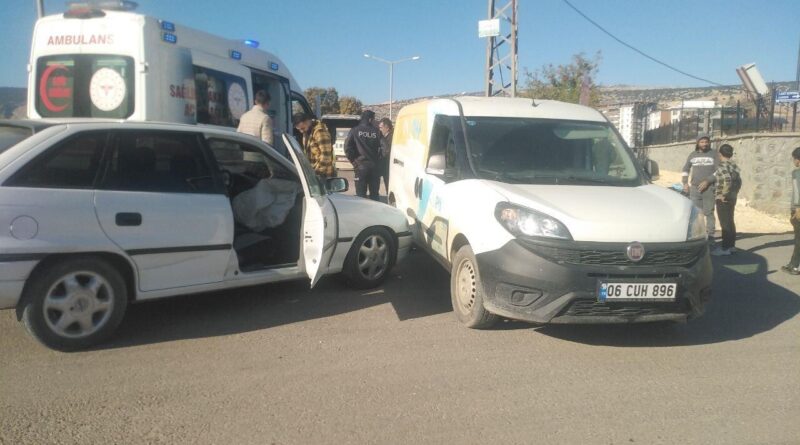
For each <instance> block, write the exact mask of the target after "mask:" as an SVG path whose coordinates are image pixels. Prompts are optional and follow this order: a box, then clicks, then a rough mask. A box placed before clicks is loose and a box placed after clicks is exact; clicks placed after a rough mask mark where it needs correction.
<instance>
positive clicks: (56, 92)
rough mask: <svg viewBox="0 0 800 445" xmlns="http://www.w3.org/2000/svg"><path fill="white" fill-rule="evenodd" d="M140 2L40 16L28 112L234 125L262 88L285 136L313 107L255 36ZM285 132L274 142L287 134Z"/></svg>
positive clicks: (81, 5) (88, 5)
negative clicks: (218, 32)
mask: <svg viewBox="0 0 800 445" xmlns="http://www.w3.org/2000/svg"><path fill="white" fill-rule="evenodd" d="M136 6H137V5H136V3H135V2H130V1H104V0H100V1H88V2H72V3H71V4H70V6H69V8H68V9H67V11H66V12H64V13H63V14H56V15H50V16H47V17H43V18H41V19H39V20H38V21H37V22H36V26H35V29H34V33H33V42H32V46H31V58H30V63H29V65H28V72H29V80H28V86H29V88H28V110H27V112H28V117H29V118H32V119H36V118H105V119H108V118H112V119H129V120H137V121H162V122H180V123H190V124H191V123H202V124H211V125H220V126H228V127H235V126H237V125H238V121H239V118H240V117H241V116H242V114H243V113H244V112H245V111H247V110H249V109H250V107H251V106H252V104H253V97H254V94H255V92H256V91H258V90H266V91H267V92H269V94H270V96H271V99H272V100H271V105H270V109H269V111H268V112H269V114H270V115H271V116H272V117H273V119H274V124H275V132H276V135H277V134H279V133H290V134H291V133H292V125H291V115H292V113H293V112H298V111H304V112H308V113H311V108H310V107H309V106H308V102H307V101H306V99H305V98H304V97H303V94H302V89H301V88H300V86H299V85H298V84H297V81H296V80H295V79H294V77H293V76H292V73H291V72H290V71H289V69H288V68H287V66H286V64H284V63H283V61H281V60H280V59H279V58H278V57H277V56H275V55H274V54H271V53H268V52H266V51H263V50H259V49H258V46H259V44H258V42H256V41H253V40H230V39H225V38H222V37H218V36H215V35H211V34H209V33H206V32H203V31H199V30H196V29H192V28H188V27H185V26H182V25H179V24H176V23H174V22H172V21H168V20H162V19H158V18H154V17H148V16H146V15H142V14H138V13H136V12H135V11H134V10H135V8H136ZM280 139H281V138H280V137H276V138H275V140H276V141H278V140H280Z"/></svg>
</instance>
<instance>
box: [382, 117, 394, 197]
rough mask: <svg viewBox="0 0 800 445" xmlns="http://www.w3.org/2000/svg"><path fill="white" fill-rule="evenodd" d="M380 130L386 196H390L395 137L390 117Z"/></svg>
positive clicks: (383, 122) (385, 118)
mask: <svg viewBox="0 0 800 445" xmlns="http://www.w3.org/2000/svg"><path fill="white" fill-rule="evenodd" d="M378 130H380V131H381V163H382V164H383V165H382V171H381V174H382V175H383V184H384V186H385V187H386V194H387V195H388V194H389V157H390V155H391V154H392V137H393V136H394V126H393V125H392V121H391V120H389V118H388V117H384V118H383V119H381V120H380V122H379V123H378Z"/></svg>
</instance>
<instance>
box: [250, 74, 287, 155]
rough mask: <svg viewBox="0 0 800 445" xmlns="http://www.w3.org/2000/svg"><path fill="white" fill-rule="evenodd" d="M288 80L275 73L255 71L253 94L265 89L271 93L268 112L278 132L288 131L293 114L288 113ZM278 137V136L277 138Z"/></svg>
mask: <svg viewBox="0 0 800 445" xmlns="http://www.w3.org/2000/svg"><path fill="white" fill-rule="evenodd" d="M287 83H288V82H287V81H285V80H284V79H283V78H280V77H278V76H275V75H270V74H266V73H262V72H260V71H255V70H254V71H253V92H252V96H253V97H255V94H256V92H258V91H259V90H264V91H266V92H267V93H269V96H270V101H269V110H268V111H267V114H269V115H270V116H271V117H272V122H273V125H274V128H273V130H275V131H276V132H277V133H278V134H280V133H283V132H284V131H286V130H285V129H287V128H289V121H290V119H291V116H289V115H288V110H289V106H288V97H287V95H288V94H287V91H288V89H289V88H288V86H287V85H286V84H287ZM277 139H278V138H276V140H277Z"/></svg>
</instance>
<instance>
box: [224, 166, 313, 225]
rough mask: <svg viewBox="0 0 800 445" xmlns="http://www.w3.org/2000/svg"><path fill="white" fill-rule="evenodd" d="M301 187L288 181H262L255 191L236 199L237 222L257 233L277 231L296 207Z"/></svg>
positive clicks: (234, 203)
mask: <svg viewBox="0 0 800 445" xmlns="http://www.w3.org/2000/svg"><path fill="white" fill-rule="evenodd" d="M299 191H300V185H299V184H297V183H296V182H293V181H287V180H285V179H262V180H260V181H258V183H257V184H256V185H255V187H253V188H251V189H250V190H247V191H244V192H242V193H239V194H238V195H237V196H236V197H235V198H233V216H234V219H235V220H236V222H238V223H240V224H243V225H244V226H246V227H247V228H248V229H250V230H252V231H254V232H261V231H263V230H265V229H269V228H272V227H278V226H280V225H281V224H283V222H284V221H286V217H287V216H288V215H289V212H290V211H291V210H292V207H294V204H295V197H296V196H297V193H298V192H299Z"/></svg>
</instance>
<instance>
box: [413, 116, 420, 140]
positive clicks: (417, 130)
mask: <svg viewBox="0 0 800 445" xmlns="http://www.w3.org/2000/svg"><path fill="white" fill-rule="evenodd" d="M421 133H422V122H420V121H419V119H414V120H413V121H411V134H412V135H413V136H414V139H419V135H420V134H421Z"/></svg>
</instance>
